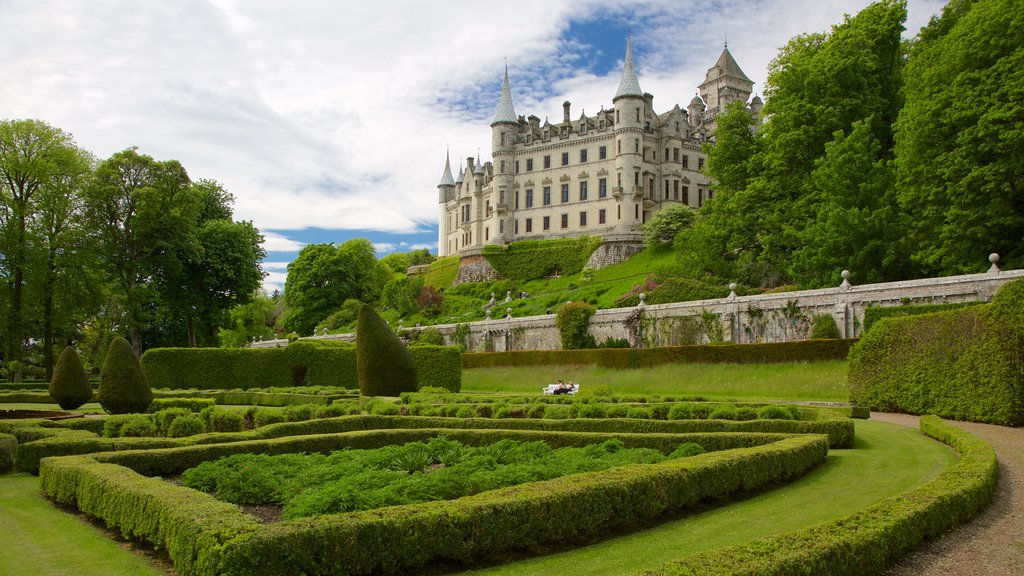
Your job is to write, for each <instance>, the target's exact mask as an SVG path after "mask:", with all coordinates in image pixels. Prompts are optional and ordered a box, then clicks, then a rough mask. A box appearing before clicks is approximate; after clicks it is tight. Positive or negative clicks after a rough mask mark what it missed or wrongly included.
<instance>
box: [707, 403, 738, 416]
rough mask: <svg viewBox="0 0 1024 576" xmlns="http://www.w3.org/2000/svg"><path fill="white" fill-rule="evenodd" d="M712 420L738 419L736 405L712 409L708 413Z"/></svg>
mask: <svg viewBox="0 0 1024 576" xmlns="http://www.w3.org/2000/svg"><path fill="white" fill-rule="evenodd" d="M708 418H709V419H711V420H735V419H736V407H735V406H729V405H726V406H718V407H716V408H715V409H714V410H712V411H711V414H709V415H708Z"/></svg>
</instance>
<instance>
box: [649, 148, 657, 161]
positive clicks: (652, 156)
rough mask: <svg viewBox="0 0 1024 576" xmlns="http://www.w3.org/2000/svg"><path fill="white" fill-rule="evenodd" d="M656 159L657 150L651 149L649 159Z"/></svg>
mask: <svg viewBox="0 0 1024 576" xmlns="http://www.w3.org/2000/svg"><path fill="white" fill-rule="evenodd" d="M657 159H658V151H657V150H651V160H657Z"/></svg>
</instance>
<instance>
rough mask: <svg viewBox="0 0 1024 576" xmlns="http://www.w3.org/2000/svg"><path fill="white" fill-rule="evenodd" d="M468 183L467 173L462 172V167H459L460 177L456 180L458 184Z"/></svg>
mask: <svg viewBox="0 0 1024 576" xmlns="http://www.w3.org/2000/svg"><path fill="white" fill-rule="evenodd" d="M465 181H466V173H465V172H463V171H462V166H459V177H458V178H456V179H455V183H456V184H462V183H463V182H465Z"/></svg>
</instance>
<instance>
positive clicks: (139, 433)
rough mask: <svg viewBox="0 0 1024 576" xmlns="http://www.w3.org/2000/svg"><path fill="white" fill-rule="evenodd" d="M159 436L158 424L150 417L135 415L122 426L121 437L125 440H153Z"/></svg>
mask: <svg viewBox="0 0 1024 576" xmlns="http://www.w3.org/2000/svg"><path fill="white" fill-rule="evenodd" d="M156 435H157V429H156V424H154V423H153V420H152V419H150V418H149V417H148V416H143V415H141V414H139V415H133V416H131V418H130V419H129V420H128V421H127V422H125V423H124V425H123V426H121V433H120V436H122V437H124V438H152V437H154V436H156Z"/></svg>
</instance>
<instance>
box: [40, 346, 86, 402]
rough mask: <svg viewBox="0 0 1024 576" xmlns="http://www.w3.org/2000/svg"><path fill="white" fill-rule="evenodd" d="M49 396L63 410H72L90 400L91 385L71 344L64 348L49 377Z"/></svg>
mask: <svg viewBox="0 0 1024 576" xmlns="http://www.w3.org/2000/svg"><path fill="white" fill-rule="evenodd" d="M50 396H51V397H52V398H53V400H54V402H56V403H57V404H59V405H60V407H61V408H63V409H64V410H74V409H75V408H78V407H79V406H81V405H82V404H85V403H86V402H88V401H90V400H92V385H91V384H89V376H88V374H86V373H85V367H84V366H82V359H81V358H80V357H79V356H78V351H77V350H75V348H74V347H73V346H68V347H67V348H64V351H63V352H61V353H60V358H58V359H57V365H56V366H54V368H53V377H52V378H50Z"/></svg>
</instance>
